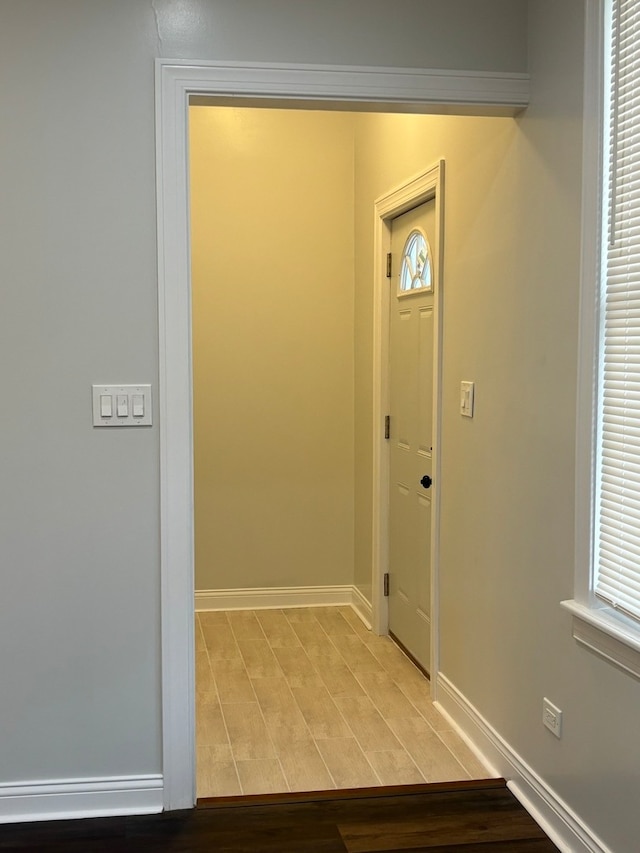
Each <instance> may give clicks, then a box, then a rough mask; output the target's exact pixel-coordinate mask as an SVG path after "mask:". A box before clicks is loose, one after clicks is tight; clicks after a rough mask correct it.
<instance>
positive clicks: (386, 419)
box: [384, 415, 391, 441]
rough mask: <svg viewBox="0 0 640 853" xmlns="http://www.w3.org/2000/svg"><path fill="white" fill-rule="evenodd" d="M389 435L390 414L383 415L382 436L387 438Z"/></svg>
mask: <svg viewBox="0 0 640 853" xmlns="http://www.w3.org/2000/svg"><path fill="white" fill-rule="evenodd" d="M390 436H391V415H385V416H384V437H385V438H386V439H387V441H388V440H389V438H390Z"/></svg>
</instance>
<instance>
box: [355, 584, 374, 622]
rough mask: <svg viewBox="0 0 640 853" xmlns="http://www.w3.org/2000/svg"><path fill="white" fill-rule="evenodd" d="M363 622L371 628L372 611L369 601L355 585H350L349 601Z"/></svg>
mask: <svg viewBox="0 0 640 853" xmlns="http://www.w3.org/2000/svg"><path fill="white" fill-rule="evenodd" d="M349 603H350V604H351V606H352V607H353V609H354V610H355V611H356V613H357V614H358V616H359V617H360V618H361V619H362V621H363V622H364V624H365V625H366V626H367V628H368V629H369V630H371V624H372V620H373V613H372V610H371V602H370V601H369V600H368V599H367V598H366V597H365V596H364V595H363V594H362V592H360V590H359V589H358V587H357V586H353V587H351V601H350V602H349Z"/></svg>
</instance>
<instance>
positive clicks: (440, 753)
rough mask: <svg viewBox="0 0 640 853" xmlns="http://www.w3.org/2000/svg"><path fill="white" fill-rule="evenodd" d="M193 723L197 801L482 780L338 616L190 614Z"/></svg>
mask: <svg viewBox="0 0 640 853" xmlns="http://www.w3.org/2000/svg"><path fill="white" fill-rule="evenodd" d="M196 716H197V725H196V744H197V794H198V797H199V798H203V797H222V796H232V795H238V794H259V793H277V792H287V791H312V790H328V789H335V788H357V787H367V786H376V785H402V784H414V783H422V782H442V781H453V780H466V779H480V778H485V777H486V776H488V775H489V774H488V772H487V771H486V770H485V769H484V767H483V766H482V765H481V763H480V762H479V761H478V759H477V758H476V757H475V756H474V755H473V753H472V752H471V750H470V749H469V748H468V747H467V746H466V744H464V742H463V741H462V740H461V739H460V737H459V736H458V735H457V734H456V733H455V732H454V731H452V729H451V727H450V725H449V724H448V723H447V721H446V720H445V719H444V718H443V717H442V716H441V715H440V714H439V713H438V711H437V710H436V709H435V708H434V707H433V705H432V703H431V699H430V697H429V684H428V681H427V680H426V679H425V678H424V676H423V675H422V673H420V672H419V671H418V670H417V669H416V667H415V666H414V665H413V664H412V663H411V662H410V661H409V660H408V659H407V658H406V656H405V655H404V654H403V653H402V652H401V651H400V650H399V649H398V648H397V646H396V645H395V644H394V643H393V642H392V641H391V640H390V639H389V638H388V637H378V636H376V635H374V634H372V633H371V632H370V631H369V630H367V628H366V627H365V625H364V624H363V623H362V621H361V620H360V619H359V617H358V616H357V615H356V613H355V611H353V610H352V609H351V608H350V607H348V606H343V607H310V608H297V609H287V610H256V611H251V610H240V611H225V612H221V611H216V612H199V613H197V614H196Z"/></svg>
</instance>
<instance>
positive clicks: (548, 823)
mask: <svg viewBox="0 0 640 853" xmlns="http://www.w3.org/2000/svg"><path fill="white" fill-rule="evenodd" d="M437 696H438V699H437V702H436V707H437V708H438V710H439V711H440V712H441V713H442V714H443V715H444V716H445V717H446V718H447V719H448V720H449V721H450V722H451V723H452V724H453V726H454V728H455V729H456V731H458V733H459V734H460V735H461V736H462V737H463V738H464V739H465V740H466V742H467V743H469V745H470V746H471V747H472V749H473V750H474V752H475V753H476V754H477V755H478V758H480V760H481V761H482V762H483V763H484V764H485V765H487V767H489V768H491V770H492V771H493V772H494V773H495V775H496V776H502V777H503V778H505V779H506V780H507V784H508V787H509V789H510V791H511V792H512V793H513V794H514V796H515V797H517V799H518V800H519V801H520V802H521V803H522V805H523V806H524V807H525V809H526V810H527V811H528V812H529V814H530V815H531V816H532V817H533V818H534V820H535V821H536V822H537V823H538V825H539V826H540V827H542V829H543V830H544V831H545V832H546V833H547V835H548V836H549V838H550V839H551V840H552V841H553V843H554V844H555V845H556V846H557V847H558V848H559V849H560V850H562V851H563V853H613V851H612V850H611V849H610V848H609V847H607V846H606V845H605V844H604V842H603V841H602V840H601V839H599V838H598V837H597V836H596V835H595V834H594V833H593V831H592V830H591V828H590V827H589V826H587V824H586V823H585V822H584V821H583V820H582V818H581V817H579V815H577V814H576V812H574V811H573V809H572V808H571V807H570V806H569V805H568V804H567V803H566V802H564V800H563V799H562V798H561V797H559V796H558V794H557V793H556V792H555V791H554V790H553V788H551V787H550V786H549V785H548V784H547V783H546V782H545V781H544V780H543V779H542V777H541V776H539V775H538V773H536V771H535V770H534V769H533V768H532V767H531V766H530V765H529V764H527V762H526V761H525V760H524V759H523V758H522V757H521V756H520V755H518V753H517V752H516V751H515V750H514V749H513V747H512V746H511V745H510V744H509V743H508V742H507V741H506V740H505V739H504V738H503V737H502V736H501V735H500V734H499V733H498V732H497V731H496V729H494V728H493V726H492V725H491V724H490V723H489V722H488V721H487V720H486V719H485V718H484V717H483V716H482V714H480V712H479V711H478V710H477V709H476V708H475V707H474V706H473V705H472V704H471V702H469V700H468V699H467V698H466V697H465V696H464V695H463V694H462V693H461V692H460V691H459V690H458V689H457V688H456V687H455V686H454V685H453V683H452V682H451V681H450V680H449V679H448V678H447V677H446V676H444V675H442V674H439V675H438V679H437Z"/></svg>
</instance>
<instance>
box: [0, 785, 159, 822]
mask: <svg viewBox="0 0 640 853" xmlns="http://www.w3.org/2000/svg"><path fill="white" fill-rule="evenodd" d="M162 808H163V782H162V776H159V775H158V776H113V777H108V778H105V779H58V780H52V781H44V782H22V783H21V784H19V785H13V784H0V823H22V822H28V821H36V820H68V819H70V818H84V817H104V816H115V815H126V814H156V813H158V812H161V811H162Z"/></svg>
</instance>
